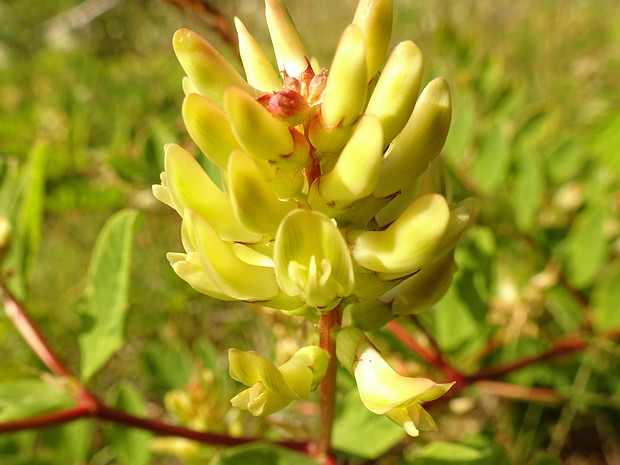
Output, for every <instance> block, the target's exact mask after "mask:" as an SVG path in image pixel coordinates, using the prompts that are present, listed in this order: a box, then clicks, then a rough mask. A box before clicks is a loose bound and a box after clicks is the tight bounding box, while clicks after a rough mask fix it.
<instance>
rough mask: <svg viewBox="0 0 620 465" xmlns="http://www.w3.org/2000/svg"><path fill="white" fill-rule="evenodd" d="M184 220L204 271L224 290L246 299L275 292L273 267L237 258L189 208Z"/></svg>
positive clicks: (274, 293)
mask: <svg viewBox="0 0 620 465" xmlns="http://www.w3.org/2000/svg"><path fill="white" fill-rule="evenodd" d="M183 221H188V222H189V224H190V226H191V230H192V231H193V233H194V237H195V242H196V246H197V249H198V252H199V253H200V259H201V260H202V266H203V267H204V269H205V272H206V273H207V275H209V277H210V278H211V279H212V280H213V282H214V283H215V284H216V285H217V287H218V288H219V289H220V290H221V291H222V292H223V293H225V294H227V295H229V296H230V297H234V298H235V299H238V300H246V301H257V300H269V299H271V298H273V297H275V296H276V295H278V292H279V288H278V283H277V282H276V279H275V275H274V272H273V268H271V267H264V266H256V265H251V264H249V263H246V262H244V261H242V260H241V259H239V257H237V256H236V255H235V253H234V252H233V250H232V249H231V248H230V246H229V245H228V244H227V243H226V242H224V241H223V240H222V239H220V237H219V236H218V234H217V232H216V231H215V229H213V227H212V226H211V224H210V223H209V222H208V221H207V220H206V219H204V218H203V217H202V216H201V215H199V214H197V213H195V212H192V211H188V212H187V213H186V215H185V218H184V219H183Z"/></svg>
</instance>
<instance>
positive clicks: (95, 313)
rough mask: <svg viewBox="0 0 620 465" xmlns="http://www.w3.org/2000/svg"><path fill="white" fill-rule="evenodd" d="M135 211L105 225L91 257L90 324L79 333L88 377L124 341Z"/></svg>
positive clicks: (87, 292) (83, 374)
mask: <svg viewBox="0 0 620 465" xmlns="http://www.w3.org/2000/svg"><path fill="white" fill-rule="evenodd" d="M136 215H137V213H136V212H134V211H132V210H123V211H121V212H119V213H117V214H116V215H114V216H113V217H112V218H110V219H109V220H108V221H107V223H106V224H105V225H104V227H103V229H102V231H101V233H99V237H98V238H97V242H96V244H95V248H94V251H93V255H92V258H91V262H90V266H89V270H88V276H87V283H86V289H85V292H84V297H85V300H86V305H85V310H84V312H85V314H86V315H87V316H88V317H89V318H90V319H91V320H92V326H91V327H90V328H88V329H87V330H86V331H84V332H83V333H82V334H80V336H79V344H80V349H81V355H82V358H81V366H80V374H81V377H82V379H84V380H87V379H88V378H90V377H91V376H92V375H93V374H95V373H96V372H97V371H98V370H99V369H100V368H101V367H102V366H103V365H104V364H105V363H106V362H107V361H108V359H109V358H110V357H111V356H112V354H114V352H116V351H117V350H118V349H119V348H120V347H121V346H122V345H123V343H124V341H125V336H124V334H123V332H124V328H125V313H126V311H127V304H128V287H129V269H130V264H131V243H132V238H133V225H134V222H135V219H136Z"/></svg>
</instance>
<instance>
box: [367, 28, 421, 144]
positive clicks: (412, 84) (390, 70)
mask: <svg viewBox="0 0 620 465" xmlns="http://www.w3.org/2000/svg"><path fill="white" fill-rule="evenodd" d="M423 69H424V59H423V58H422V52H421V51H420V49H419V48H418V47H417V46H416V45H415V44H414V43H413V42H411V41H410V40H406V41H404V42H401V43H399V44H398V45H397V46H396V47H395V48H394V50H393V51H392V54H391V55H390V58H389V59H388V61H387V63H386V65H385V68H384V69H383V71H382V72H381V76H380V77H379V81H378V82H377V86H376V87H375V89H374V91H373V93H372V96H371V97H370V101H369V102H368V106H367V107H366V113H367V114H372V115H376V116H377V117H379V120H380V121H381V127H382V128H383V134H384V141H385V142H384V146H387V145H388V144H389V143H390V142H391V141H392V139H394V137H396V135H398V133H399V132H400V131H401V130H402V129H403V128H404V127H405V124H406V123H407V120H408V119H409V117H410V116H411V112H412V111H413V107H414V105H415V102H416V100H417V98H418V92H419V91H420V82H421V81H422V71H423Z"/></svg>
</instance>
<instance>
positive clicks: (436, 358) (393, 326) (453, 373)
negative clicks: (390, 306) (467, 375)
mask: <svg viewBox="0 0 620 465" xmlns="http://www.w3.org/2000/svg"><path fill="white" fill-rule="evenodd" d="M386 327H387V328H388V329H389V330H390V331H391V332H392V334H394V336H396V338H397V339H398V340H399V341H400V342H402V343H403V344H404V345H406V346H407V347H408V348H410V349H411V350H413V351H414V352H415V353H416V354H418V355H419V356H420V357H421V358H422V359H423V360H424V361H425V362H426V363H428V364H429V365H432V366H434V367H435V368H437V369H439V370H441V371H442V372H443V373H444V375H445V376H446V378H448V379H449V380H453V381H456V387H462V386H463V382H464V377H463V375H462V374H461V373H460V372H459V371H458V370H457V369H456V368H454V367H453V366H451V365H450V364H449V363H447V362H446V361H445V360H444V358H443V357H442V355H441V354H440V353H436V352H433V351H431V350H429V349H427V348H425V347H423V346H422V345H421V344H420V343H419V342H418V341H416V339H415V338H414V337H413V336H412V335H411V334H410V333H409V331H407V329H405V328H404V327H403V326H401V324H400V323H398V322H397V321H396V320H392V321H390V322H389V323H388V324H387V325H386Z"/></svg>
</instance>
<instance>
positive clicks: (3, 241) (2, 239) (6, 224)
mask: <svg viewBox="0 0 620 465" xmlns="http://www.w3.org/2000/svg"><path fill="white" fill-rule="evenodd" d="M12 229H13V228H12V227H11V222H10V221H9V219H8V218H7V217H6V216H0V256H1V255H2V253H3V252H4V251H5V250H7V249H8V248H9V245H10V243H11V235H12V234H11V231H12Z"/></svg>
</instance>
